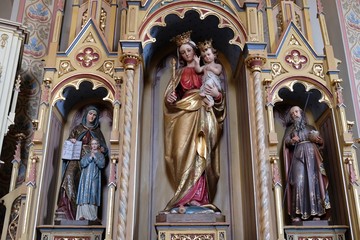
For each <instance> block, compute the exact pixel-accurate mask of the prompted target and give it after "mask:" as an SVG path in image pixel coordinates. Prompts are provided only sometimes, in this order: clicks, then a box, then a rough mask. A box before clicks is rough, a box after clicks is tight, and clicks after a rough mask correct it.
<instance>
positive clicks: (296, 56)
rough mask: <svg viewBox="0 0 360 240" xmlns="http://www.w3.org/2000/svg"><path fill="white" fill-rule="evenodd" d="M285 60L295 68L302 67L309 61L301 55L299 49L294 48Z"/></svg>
mask: <svg viewBox="0 0 360 240" xmlns="http://www.w3.org/2000/svg"><path fill="white" fill-rule="evenodd" d="M285 61H286V62H287V63H289V64H291V65H292V67H293V68H295V69H301V68H302V66H303V64H305V63H307V61H308V59H307V57H305V56H304V55H301V54H300V52H299V51H298V50H292V51H291V52H290V54H289V55H286V57H285Z"/></svg>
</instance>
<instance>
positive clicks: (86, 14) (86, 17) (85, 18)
mask: <svg viewBox="0 0 360 240" xmlns="http://www.w3.org/2000/svg"><path fill="white" fill-rule="evenodd" d="M87 20H88V10H87V9H86V10H85V11H84V12H83V15H82V17H81V28H83V27H84V25H85V23H86V21H87Z"/></svg>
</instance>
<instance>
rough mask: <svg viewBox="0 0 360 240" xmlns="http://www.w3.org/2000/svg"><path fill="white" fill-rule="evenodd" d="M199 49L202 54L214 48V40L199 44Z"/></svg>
mask: <svg viewBox="0 0 360 240" xmlns="http://www.w3.org/2000/svg"><path fill="white" fill-rule="evenodd" d="M198 48H199V49H200V51H201V52H205V51H206V49H208V48H212V39H210V40H205V41H204V42H199V43H198Z"/></svg>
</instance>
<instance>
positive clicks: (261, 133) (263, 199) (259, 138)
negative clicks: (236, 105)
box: [245, 54, 271, 240]
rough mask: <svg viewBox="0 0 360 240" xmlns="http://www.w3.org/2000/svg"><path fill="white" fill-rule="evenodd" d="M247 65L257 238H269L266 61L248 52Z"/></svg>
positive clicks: (263, 239) (265, 239) (264, 239)
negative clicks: (251, 93) (254, 155)
mask: <svg viewBox="0 0 360 240" xmlns="http://www.w3.org/2000/svg"><path fill="white" fill-rule="evenodd" d="M245 61H246V64H247V67H248V68H249V69H250V71H251V78H252V80H253V88H254V94H255V118H256V119H255V120H256V121H255V126H256V145H257V146H256V147H257V173H256V176H257V177H256V179H257V189H258V191H257V195H258V196H257V198H258V201H259V202H258V208H257V209H259V210H260V212H259V214H260V218H259V221H260V222H259V224H260V235H259V239H262V240H270V239H271V233H270V231H271V228H270V221H271V219H270V194H269V190H268V184H269V182H270V181H269V165H268V162H267V159H266V154H265V149H266V145H265V120H264V114H265V113H264V101H263V91H262V86H261V80H260V76H261V67H262V66H263V65H264V63H265V62H266V58H264V57H262V56H260V55H258V54H254V55H253V54H250V55H249V56H248V57H247V58H246V60H245Z"/></svg>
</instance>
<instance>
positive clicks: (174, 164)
mask: <svg viewBox="0 0 360 240" xmlns="http://www.w3.org/2000/svg"><path fill="white" fill-rule="evenodd" d="M190 33H191V32H190V31H189V32H186V33H183V34H181V35H178V36H176V37H175V38H174V39H173V40H174V41H175V42H176V44H177V47H178V48H177V52H178V56H179V61H180V63H181V67H180V68H179V69H178V70H177V71H176V72H175V73H174V74H173V78H172V79H171V80H170V82H169V84H168V86H167V88H166V91H165V96H164V102H165V104H164V132H165V135H164V143H165V161H166V164H167V168H168V169H169V171H170V173H171V176H172V182H173V184H174V187H175V194H174V196H173V198H172V199H171V200H170V201H169V203H168V204H167V206H166V208H165V211H171V212H173V211H176V212H180V213H184V212H187V209H188V208H189V207H190V208H191V207H192V206H196V207H200V208H204V209H211V210H214V211H219V210H218V209H217V208H216V207H215V206H214V205H212V204H211V203H212V201H213V198H214V195H215V193H216V185H217V182H218V179H219V173H220V169H219V160H220V158H219V141H220V137H221V133H222V127H223V121H224V119H225V112H226V111H225V95H224V93H223V92H221V91H219V89H218V88H217V87H216V86H213V85H206V86H204V92H205V95H209V96H211V97H213V99H214V105H213V106H212V107H208V105H207V104H206V103H205V101H204V98H206V97H205V96H204V95H203V96H201V95H200V87H201V85H202V78H201V75H199V74H197V73H196V71H195V66H196V61H195V57H196V44H195V43H194V42H193V41H191V39H190ZM174 209H178V210H174Z"/></svg>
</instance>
